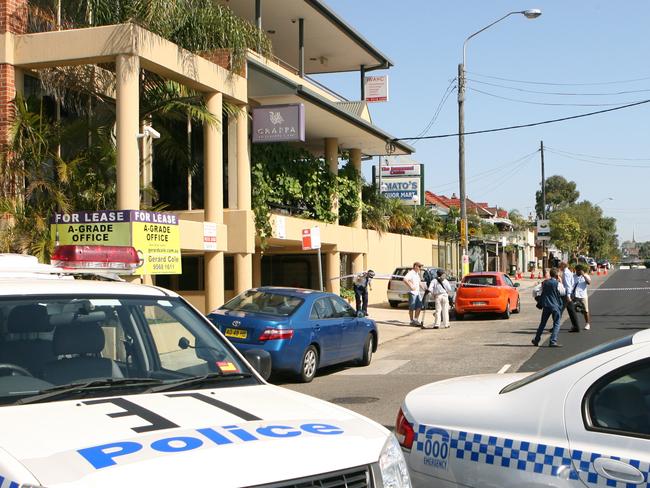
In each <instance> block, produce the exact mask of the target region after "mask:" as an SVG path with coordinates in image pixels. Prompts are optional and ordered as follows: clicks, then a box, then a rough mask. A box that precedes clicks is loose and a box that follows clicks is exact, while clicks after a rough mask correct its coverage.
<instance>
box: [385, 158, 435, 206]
mask: <svg viewBox="0 0 650 488" xmlns="http://www.w3.org/2000/svg"><path fill="white" fill-rule="evenodd" d="M374 173H376V167H374V166H373V176H374ZM375 182H376V184H377V185H378V184H379V178H376V177H375ZM379 192H380V193H381V194H382V195H384V196H385V197H387V198H396V199H398V200H401V201H402V203H403V204H404V205H424V165H422V164H390V165H383V164H382V165H381V188H379Z"/></svg>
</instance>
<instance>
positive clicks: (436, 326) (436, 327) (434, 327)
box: [431, 325, 440, 329]
mask: <svg viewBox="0 0 650 488" xmlns="http://www.w3.org/2000/svg"><path fill="white" fill-rule="evenodd" d="M431 328H432V329H439V328H440V326H438V325H434V326H433V327H431Z"/></svg>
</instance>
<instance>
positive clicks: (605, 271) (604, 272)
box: [603, 268, 607, 276]
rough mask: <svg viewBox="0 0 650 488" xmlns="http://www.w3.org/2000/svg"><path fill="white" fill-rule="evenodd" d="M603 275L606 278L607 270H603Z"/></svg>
mask: <svg viewBox="0 0 650 488" xmlns="http://www.w3.org/2000/svg"><path fill="white" fill-rule="evenodd" d="M603 274H604V275H605V276H607V268H603Z"/></svg>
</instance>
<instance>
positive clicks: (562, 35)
mask: <svg viewBox="0 0 650 488" xmlns="http://www.w3.org/2000/svg"><path fill="white" fill-rule="evenodd" d="M327 4H328V5H329V6H330V7H331V8H332V9H334V10H335V11H336V12H337V13H338V14H339V15H340V16H341V17H342V18H343V19H345V20H346V21H347V22H348V23H349V24H351V25H352V26H353V27H354V28H355V29H357V31H359V32H360V33H361V34H362V35H363V36H364V37H365V38H366V39H368V40H369V41H370V42H371V43H372V44H373V45H374V46H375V47H377V48H378V49H379V50H380V51H381V52H383V53H384V54H385V55H387V56H388V57H389V58H390V59H391V60H392V61H393V63H394V64H395V66H394V67H393V68H391V69H390V70H387V71H375V72H373V73H372V74H388V75H389V85H390V101H389V102H386V103H373V104H371V106H370V110H371V114H372V118H373V123H374V124H376V125H377V126H379V127H381V128H382V129H384V130H386V131H388V132H389V133H390V134H392V135H393V136H395V137H398V138H402V137H413V136H417V135H419V134H420V133H421V132H422V131H423V130H424V129H425V128H426V127H427V126H428V125H429V123H430V122H431V121H432V119H433V117H434V114H435V112H436V109H437V107H438V106H439V105H440V103H441V101H442V100H443V99H444V97H445V94H446V93H448V88H449V87H450V84H451V88H452V89H453V87H455V81H452V80H454V78H455V77H456V74H457V70H458V63H460V62H461V60H462V45H463V42H464V40H465V39H466V38H467V37H468V36H469V35H471V34H472V33H474V32H476V31H478V30H479V29H481V28H483V27H485V26H487V25H488V24H490V23H491V22H493V21H495V20H496V19H498V18H500V17H502V16H503V15H505V14H506V13H508V12H511V11H521V10H525V9H529V8H539V9H541V10H542V16H541V17H539V18H537V19H535V20H528V19H526V18H525V17H524V16H523V15H512V16H510V17H508V18H507V19H505V20H503V21H502V22H500V23H498V24H496V25H495V26H493V27H491V28H490V29H488V30H487V31H485V32H483V33H481V34H479V35H478V36H476V37H475V38H473V39H472V40H471V41H469V43H468V47H467V57H466V71H467V79H468V82H467V94H466V101H465V130H466V131H473V130H482V129H490V128H496V127H504V126H511V125H517V124H526V123H531V122H538V121H543V120H548V119H555V118H561V117H567V116H572V115H577V114H583V113H587V112H593V111H598V110H603V109H609V108H612V107H615V106H619V105H624V104H627V103H632V102H637V101H641V100H647V99H650V64H649V63H648V58H649V56H648V55H649V53H650V36H649V35H648V29H649V27H648V26H649V25H650V22H649V21H650V10H648V8H647V2H645V1H641V0H625V1H611V0H610V1H604V0H603V1H594V0H591V1H586V0H571V1H566V0H530V2H528V1H525V2H524V1H506V0H492V1H485V0H452V1H448V0H447V1H442V0H402V1H394V0H327ZM317 78H318V79H319V81H323V82H324V83H325V84H327V86H329V87H331V88H333V89H334V90H335V91H338V92H340V93H342V94H343V95H345V96H346V97H347V98H349V99H359V97H360V93H359V74H358V72H357V73H341V74H332V75H321V76H318V77H317ZM634 80H636V81H634ZM481 92H483V93H481ZM535 92H544V93H535ZM622 92H625V93H622ZM456 97H457V95H456V91H455V90H454V91H453V93H451V94H450V96H449V97H447V99H446V102H445V103H444V104H443V105H442V108H441V109H440V113H439V115H438V117H437V118H436V119H435V120H434V122H433V124H432V125H431V127H430V128H429V130H428V131H427V133H426V135H437V134H446V133H455V132H457V128H458V127H457V125H458V108H457V99H456ZM497 97H501V98H497ZM524 102H534V103H524ZM649 129H650V103H649V104H643V105H639V106H637V107H634V108H629V109H624V110H618V111H614V112H610V113H606V114H602V115H596V116H592V117H585V118H581V119H576V120H571V121H567V122H560V123H554V124H547V125H541V126H537V127H531V128H526V129H518V130H510V131H504V132H497V133H491V134H481V135H468V136H466V137H465V167H466V169H465V171H466V182H467V183H466V185H467V196H468V198H471V199H472V200H474V201H479V202H488V203H489V204H490V205H496V206H499V207H503V208H505V209H507V210H512V209H517V210H519V211H520V212H521V213H522V214H523V215H528V214H529V213H531V212H533V211H534V205H535V191H537V190H538V189H539V188H540V182H541V163H540V153H539V147H540V141H544V146H545V149H546V150H545V153H544V160H545V170H546V176H547V177H548V176H551V175H555V174H558V175H562V176H564V177H565V178H567V179H569V180H572V181H575V182H576V184H577V189H578V191H579V192H580V200H589V201H590V202H592V203H598V204H599V206H600V207H601V208H602V209H603V212H604V214H605V215H606V216H609V217H614V218H616V220H617V230H618V234H619V239H620V240H621V241H624V240H630V239H631V238H632V233H633V232H634V236H635V238H636V240H637V241H645V240H648V241H650V218H649V217H648V215H649V214H650V199H649V198H648V193H650V186H649V183H650V178H649V176H650V137H648V136H649V134H650V133H649ZM410 144H413V143H412V142H410ZM414 147H415V148H416V153H415V154H414V155H413V156H412V159H414V160H416V161H417V162H420V163H423V164H425V168H426V169H425V175H426V181H425V187H426V189H427V190H430V191H433V192H434V193H440V194H444V195H447V196H450V195H451V194H452V193H456V194H458V138H457V137H449V138H442V139H431V140H421V141H419V142H417V143H415V146H414ZM375 164H376V163H375ZM370 168H371V163H365V166H364V171H363V172H364V176H365V178H366V180H368V181H369V180H370V173H371V169H370Z"/></svg>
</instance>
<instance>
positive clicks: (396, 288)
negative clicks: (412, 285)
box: [386, 266, 458, 309]
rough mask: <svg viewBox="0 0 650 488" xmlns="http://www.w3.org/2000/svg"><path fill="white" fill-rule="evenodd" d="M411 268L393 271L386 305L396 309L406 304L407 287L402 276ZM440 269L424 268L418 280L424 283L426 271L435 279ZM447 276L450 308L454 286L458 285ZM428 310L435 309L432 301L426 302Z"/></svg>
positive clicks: (453, 295)
mask: <svg viewBox="0 0 650 488" xmlns="http://www.w3.org/2000/svg"><path fill="white" fill-rule="evenodd" d="M411 269H412V268H408V267H400V268H396V269H395V271H393V275H392V278H391V279H390V280H389V281H388V290H387V291H386V295H387V296H388V304H389V305H390V306H391V307H393V308H397V307H398V306H399V305H400V303H408V300H409V297H408V291H409V289H408V286H406V284H405V283H404V276H406V273H408V272H409V271H411ZM439 269H442V268H436V267H432V266H425V267H424V268H422V269H421V270H420V278H421V279H422V281H423V282H424V271H425V270H427V271H428V272H429V273H430V276H432V277H433V278H435V277H436V276H437V273H438V270H439ZM446 274H447V280H448V281H449V284H450V285H451V290H452V292H451V294H450V295H449V306H450V308H451V307H453V306H454V300H455V296H456V286H457V284H458V282H457V280H456V277H455V276H451V275H450V274H449V273H446ZM427 303H428V305H429V308H433V309H434V308H436V305H435V302H434V300H429V301H428V302H427Z"/></svg>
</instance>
